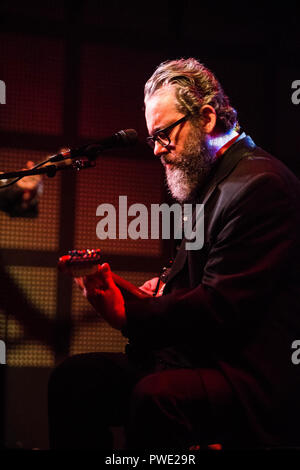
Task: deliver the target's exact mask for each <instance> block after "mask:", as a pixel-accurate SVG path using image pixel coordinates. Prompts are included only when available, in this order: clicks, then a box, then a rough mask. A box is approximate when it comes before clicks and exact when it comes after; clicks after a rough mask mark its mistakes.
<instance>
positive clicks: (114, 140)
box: [48, 129, 138, 162]
mask: <svg viewBox="0 0 300 470" xmlns="http://www.w3.org/2000/svg"><path fill="white" fill-rule="evenodd" d="M137 138H138V134H137V132H136V130H134V129H126V130H122V131H119V132H116V133H115V134H113V135H111V136H109V137H103V138H102V139H100V140H99V141H98V142H93V143H91V144H86V145H82V146H81V147H77V148H75V149H67V150H65V151H62V152H61V153H58V154H56V155H53V156H52V157H50V158H49V160H48V161H50V162H60V161H62V160H65V159H66V158H78V157H87V158H89V159H91V160H93V159H94V158H96V157H97V156H98V155H99V153H101V152H102V151H103V150H106V149H110V148H118V147H128V146H129V145H134V144H136V142H137Z"/></svg>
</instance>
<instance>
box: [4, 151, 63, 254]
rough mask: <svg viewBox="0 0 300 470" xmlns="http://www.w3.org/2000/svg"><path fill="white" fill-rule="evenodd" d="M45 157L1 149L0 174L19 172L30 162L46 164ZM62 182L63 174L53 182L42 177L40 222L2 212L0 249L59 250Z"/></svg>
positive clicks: (33, 152) (42, 154) (52, 179)
mask: <svg viewBox="0 0 300 470" xmlns="http://www.w3.org/2000/svg"><path fill="white" fill-rule="evenodd" d="M46 157H47V155H46V154H45V153H44V152H37V151H32V150H19V149H12V148H10V149H3V148H2V149H0V162H1V167H0V171H13V170H20V169H21V168H24V167H25V165H26V162H27V161H28V160H33V161H34V162H36V163H37V162H39V161H43V160H45V158H46ZM60 178H61V175H60V174H57V175H56V176H55V178H51V179H49V178H47V177H46V176H45V177H43V196H42V197H41V199H40V204H39V215H38V217H37V218H35V219H26V218H22V217H21V218H19V217H18V218H11V217H10V216H8V215H6V214H4V213H2V212H0V226H1V230H0V246H1V247H2V248H19V249H31V250H57V249H58V237H59V233H58V231H59V209H60V208H59V197H60ZM0 191H1V189H0ZM0 195H1V194H0Z"/></svg>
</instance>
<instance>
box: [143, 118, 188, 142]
mask: <svg viewBox="0 0 300 470" xmlns="http://www.w3.org/2000/svg"><path fill="white" fill-rule="evenodd" d="M187 119H188V116H183V117H182V118H180V119H178V121H176V122H174V123H173V124H171V125H170V126H168V127H165V128H164V129H160V130H158V131H156V132H154V134H153V135H150V136H149V137H147V139H146V140H147V144H148V145H149V146H150V147H151V148H152V149H154V147H155V142H156V141H157V142H159V143H160V145H162V146H163V147H168V145H170V143H171V139H170V137H169V133H170V131H171V130H172V129H174V127H176V126H178V124H181V123H182V122H185V121H186V120H187Z"/></svg>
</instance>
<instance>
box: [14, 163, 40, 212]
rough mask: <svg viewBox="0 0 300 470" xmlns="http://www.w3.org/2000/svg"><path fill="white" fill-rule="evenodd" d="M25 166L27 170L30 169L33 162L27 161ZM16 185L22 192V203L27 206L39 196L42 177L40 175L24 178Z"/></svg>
mask: <svg viewBox="0 0 300 470" xmlns="http://www.w3.org/2000/svg"><path fill="white" fill-rule="evenodd" d="M26 166H27V169H31V168H33V167H34V162H32V161H28V162H27V163H26ZM16 185H17V186H18V187H19V188H21V189H22V190H23V195H22V196H23V201H24V203H26V204H28V203H30V201H32V200H33V199H34V198H35V197H36V196H39V193H40V192H41V190H42V177H41V175H30V176H25V177H24V178H22V179H20V180H19V181H18V182H17V183H16Z"/></svg>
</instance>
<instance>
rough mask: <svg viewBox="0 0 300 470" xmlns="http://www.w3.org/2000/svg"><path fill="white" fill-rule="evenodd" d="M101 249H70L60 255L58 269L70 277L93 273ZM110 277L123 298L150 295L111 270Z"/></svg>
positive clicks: (96, 269)
mask: <svg viewBox="0 0 300 470" xmlns="http://www.w3.org/2000/svg"><path fill="white" fill-rule="evenodd" d="M100 252H101V250H100V249H94V250H72V251H69V252H68V254H67V255H64V256H61V257H60V258H59V260H58V269H59V270H60V271H61V272H63V273H67V274H70V275H71V276H72V277H83V276H88V275H89V274H94V273H96V272H97V271H98V265H99V264H100V259H101V254H100ZM112 278H113V281H114V282H115V284H116V285H117V286H118V287H119V289H120V290H121V292H122V294H123V296H124V297H125V298H132V297H134V298H140V299H142V298H146V297H151V296H150V295H149V294H146V293H145V292H143V291H142V290H141V289H139V288H138V287H136V286H135V285H134V284H132V283H131V282H129V281H126V279H124V278H122V277H121V276H118V274H115V273H113V272H112Z"/></svg>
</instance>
